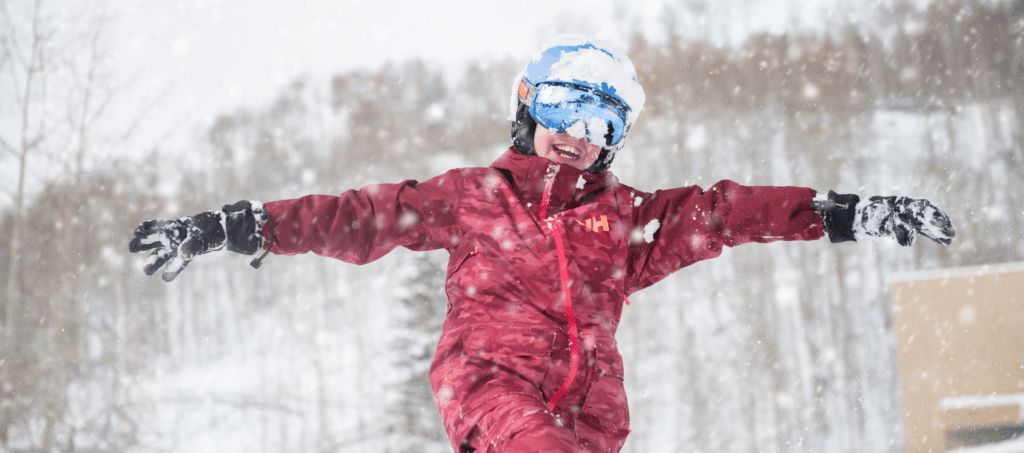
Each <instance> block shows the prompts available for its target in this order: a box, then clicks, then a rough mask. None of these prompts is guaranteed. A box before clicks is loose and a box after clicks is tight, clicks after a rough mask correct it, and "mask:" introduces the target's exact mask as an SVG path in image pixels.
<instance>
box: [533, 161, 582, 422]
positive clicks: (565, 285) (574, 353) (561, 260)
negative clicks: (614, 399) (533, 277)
mask: <svg viewBox="0 0 1024 453" xmlns="http://www.w3.org/2000/svg"><path fill="white" fill-rule="evenodd" d="M557 173H558V166H557V165H551V166H550V167H548V172H547V174H545V175H544V194H543V196H542V198H541V203H540V217H541V219H544V220H545V222H546V223H547V224H548V227H549V228H551V232H552V234H553V235H554V237H555V250H556V251H557V253H558V277H559V280H560V281H561V284H562V302H563V304H564V305H565V319H566V321H568V323H569V375H568V376H566V378H565V382H563V383H562V386H561V387H559V388H558V391H556V392H555V395H554V396H552V397H551V401H549V402H548V412H554V411H555V405H556V404H558V401H559V400H561V399H562V397H563V396H565V393H566V392H568V391H569V386H570V385H572V381H574V380H575V379H576V373H577V371H578V370H579V364H580V346H579V343H580V342H579V328H578V327H577V325H576V314H575V313H574V312H573V309H572V291H571V289H570V288H569V260H568V259H567V258H566V255H565V240H566V239H567V238H566V236H565V231H564V230H562V224H561V223H560V222H559V221H558V220H556V219H548V206H549V202H550V200H551V190H552V188H553V187H554V183H555V176H556V175H557Z"/></svg>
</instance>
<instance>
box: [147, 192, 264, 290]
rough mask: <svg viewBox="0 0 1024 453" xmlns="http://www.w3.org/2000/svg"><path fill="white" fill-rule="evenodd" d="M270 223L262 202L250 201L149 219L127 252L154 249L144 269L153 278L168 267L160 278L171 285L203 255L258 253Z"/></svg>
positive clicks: (255, 265)
mask: <svg viewBox="0 0 1024 453" xmlns="http://www.w3.org/2000/svg"><path fill="white" fill-rule="evenodd" d="M269 220H270V215H269V214H267V212H266V211H264V210H263V205H262V204H261V203H259V202H250V201H248V200H242V201H239V202H238V203H235V204H233V205H225V206H224V207H223V208H221V210H220V211H206V212H202V213H199V214H196V215H194V216H192V217H183V218H181V219H178V220H147V221H145V222H142V224H141V225H139V227H138V228H136V229H135V238H134V239H132V241H131V242H130V243H128V251H130V252H132V253H136V252H141V251H145V250H153V252H152V253H151V254H150V255H149V259H147V260H146V264H145V265H144V266H143V268H142V270H143V271H144V272H145V273H146V275H153V274H154V273H156V271H157V270H158V269H160V268H161V267H164V265H166V267H165V268H164V271H163V274H162V275H161V276H162V277H163V279H164V281H165V282H169V281H171V280H174V277H177V276H178V274H180V273H181V271H183V270H184V269H185V266H188V263H189V262H190V261H192V259H193V258H195V257H196V256H199V255H202V254H204V253H209V252H213V251H217V250H221V249H223V248H225V247H227V249H228V250H230V251H232V252H238V253H244V254H246V255H252V254H254V253H256V252H257V251H259V250H260V249H261V248H262V247H263V235H262V234H261V231H262V229H263V224H265V223H266V222H268V221H269ZM253 266H254V267H258V265H257V264H254V265H253Z"/></svg>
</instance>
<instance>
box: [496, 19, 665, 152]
mask: <svg viewBox="0 0 1024 453" xmlns="http://www.w3.org/2000/svg"><path fill="white" fill-rule="evenodd" d="M644 101H645V96H644V90H643V88H642V87H641V86H640V83H639V82H638V81H637V77H636V70H635V69H634V67H633V63H632V62H630V61H629V57H627V56H626V55H625V54H624V53H622V52H619V51H617V50H615V49H614V48H613V47H612V46H610V45H608V44H607V43H604V42H601V41H599V40H597V39H595V38H592V37H588V36H584V35H578V34H567V35H561V36H559V37H557V38H555V39H554V40H553V41H551V42H549V43H548V44H546V45H545V46H544V47H543V48H542V49H541V51H540V52H537V53H536V54H535V55H534V56H533V58H532V59H531V60H530V62H529V63H528V64H527V65H526V68H525V69H524V70H523V71H522V72H521V73H519V75H518V76H516V79H515V83H514V84H513V86H512V97H511V102H510V112H509V113H510V118H509V119H510V120H511V121H512V131H511V133H512V141H513V144H514V145H515V146H516V148H518V149H519V151H520V152H521V153H523V154H528V155H532V154H534V153H535V151H534V149H533V135H534V132H535V131H536V127H537V124H538V123H539V124H541V125H543V126H544V127H546V128H548V129H551V130H554V131H557V132H563V131H566V130H568V129H569V127H570V126H573V125H574V124H576V123H578V122H582V125H583V126H584V128H583V129H585V131H586V132H585V133H586V138H587V140H588V141H590V143H592V144H594V145H597V146H600V147H601V148H602V152H601V155H600V156H599V157H598V159H597V162H595V163H594V165H592V166H591V167H590V168H588V169H587V171H589V172H596V171H601V170H606V169H607V168H608V166H609V165H610V164H611V162H612V159H614V158H615V152H616V151H618V150H619V149H622V146H623V143H624V139H625V136H626V134H627V133H628V132H629V129H630V127H632V125H633V123H634V122H635V121H636V119H637V117H638V116H639V115H640V110H641V109H643V106H644ZM574 129H579V128H574Z"/></svg>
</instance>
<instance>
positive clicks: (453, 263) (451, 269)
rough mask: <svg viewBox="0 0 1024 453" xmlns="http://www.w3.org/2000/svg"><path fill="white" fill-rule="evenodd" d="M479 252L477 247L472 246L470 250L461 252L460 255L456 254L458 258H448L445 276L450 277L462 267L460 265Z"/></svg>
mask: <svg viewBox="0 0 1024 453" xmlns="http://www.w3.org/2000/svg"><path fill="white" fill-rule="evenodd" d="M479 252H480V248H479V247H473V249H472V250H469V251H468V252H463V253H462V255H459V256H458V258H456V259H451V260H449V261H448V272H447V274H446V277H447V278H451V277H452V275H454V274H455V273H456V272H458V271H459V269H462V266H463V265H464V264H466V262H467V261H469V259H470V258H472V257H474V256H476V254H477V253H479ZM452 257H453V258H454V257H455V255H452Z"/></svg>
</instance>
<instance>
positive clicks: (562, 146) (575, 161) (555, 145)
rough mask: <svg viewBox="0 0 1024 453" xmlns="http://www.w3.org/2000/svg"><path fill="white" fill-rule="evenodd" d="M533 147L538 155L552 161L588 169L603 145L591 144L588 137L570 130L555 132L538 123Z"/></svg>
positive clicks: (599, 153) (595, 160)
mask: <svg viewBox="0 0 1024 453" xmlns="http://www.w3.org/2000/svg"><path fill="white" fill-rule="evenodd" d="M533 149H534V150H535V151H536V152H537V155H538V156H540V157H543V158H545V159H548V160H550V161H552V162H555V163H558V164H563V165H569V166H572V167H576V168H578V169H580V170H586V169H587V168H589V167H590V166H591V165H594V162H597V158H598V156H600V155H601V147H599V146H596V145H593V144H591V143H590V142H589V141H587V139H586V138H576V137H573V136H572V135H570V134H569V133H568V132H555V133H552V132H551V131H550V130H548V129H547V128H545V127H544V126H541V125H540V124H538V125H537V133H536V134H534V136H533Z"/></svg>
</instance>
